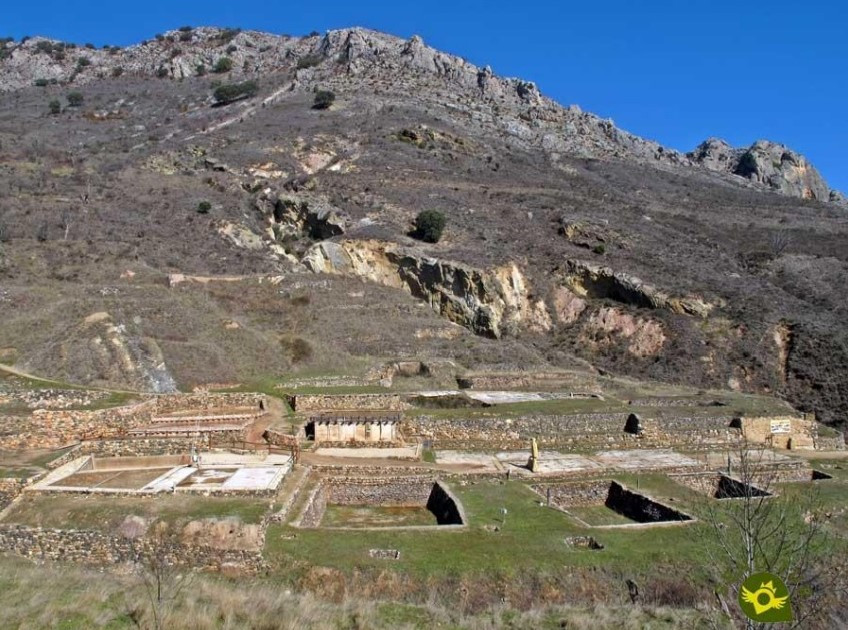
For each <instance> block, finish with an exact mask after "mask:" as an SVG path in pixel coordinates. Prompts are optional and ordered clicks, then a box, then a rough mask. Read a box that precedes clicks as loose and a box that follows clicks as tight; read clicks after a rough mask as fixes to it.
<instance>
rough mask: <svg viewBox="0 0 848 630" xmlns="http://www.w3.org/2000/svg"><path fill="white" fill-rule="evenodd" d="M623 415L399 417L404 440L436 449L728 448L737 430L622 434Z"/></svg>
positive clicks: (655, 424)
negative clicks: (535, 442) (421, 441)
mask: <svg viewBox="0 0 848 630" xmlns="http://www.w3.org/2000/svg"><path fill="white" fill-rule="evenodd" d="M628 415H629V414H627V413H589V414H573V415H568V416H538V415H528V416H521V417H518V418H497V417H465V418H463V417H458V418H440V417H437V416H430V415H426V414H422V415H416V416H414V417H406V418H404V420H403V422H402V424H401V427H402V431H403V434H404V435H405V436H407V437H411V436H417V437H420V438H422V439H424V440H430V441H432V443H433V445H434V446H435V447H436V448H458V449H463V448H471V447H483V448H489V449H503V450H512V449H516V448H526V447H527V445H528V444H529V442H530V439H531V438H534V437H535V438H536V439H537V440H538V442H539V445H540V446H542V447H545V448H566V449H575V448H615V449H623V448H672V447H685V448H687V449H690V450H696V449H706V448H715V447H722V446H724V447H727V446H734V445H736V444H737V443H738V440H739V437H740V432H739V430H738V429H733V428H731V427H730V426H729V425H730V422H731V420H732V418H730V417H729V416H728V417H719V418H715V417H711V418H699V417H686V418H681V417H669V418H657V419H647V420H642V426H643V432H642V434H641V435H638V436H637V435H633V434H631V433H627V432H625V431H624V427H625V425H626V423H627V418H628Z"/></svg>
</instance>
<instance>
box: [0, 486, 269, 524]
mask: <svg viewBox="0 0 848 630" xmlns="http://www.w3.org/2000/svg"><path fill="white" fill-rule="evenodd" d="M267 509H268V502H267V501H265V500H262V499H254V498H229V497H202V496H193V495H184V494H179V495H167V496H157V497H139V498H136V497H118V496H108V495H102V496H100V495H88V496H86V495H72V494H61V493H48V494H43V495H37V496H25V497H24V499H23V500H22V501H20V502H19V503H18V504H17V505H16V506H15V508H14V509H13V510H12V511H11V512H10V513H9V514H8V515H7V516H6V518H5V519H4V522H6V523H15V524H20V525H29V526H32V527H48V528H57V529H99V530H103V531H112V530H114V529H115V528H116V527H118V526H119V525H120V524H121V523H122V522H123V520H124V518H125V517H126V516H128V515H130V514H133V515H137V516H145V517H157V518H159V519H161V520H163V521H166V522H169V523H181V522H187V521H190V520H199V519H205V518H214V517H226V516H236V517H238V518H239V519H241V521H242V522H244V523H258V522H260V521H261V520H262V517H263V516H264V514H265V512H266V510H267Z"/></svg>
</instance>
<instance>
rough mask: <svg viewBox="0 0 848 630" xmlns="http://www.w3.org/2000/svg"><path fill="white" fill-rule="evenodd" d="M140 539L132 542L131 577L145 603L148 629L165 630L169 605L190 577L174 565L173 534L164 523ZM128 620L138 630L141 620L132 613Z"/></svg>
mask: <svg viewBox="0 0 848 630" xmlns="http://www.w3.org/2000/svg"><path fill="white" fill-rule="evenodd" d="M151 529H152V530H153V531H152V532H150V534H149V535H148V536H146V537H144V538H142V537H139V538H136V539H135V540H134V541H133V549H134V553H135V558H136V559H135V573H136V575H137V576H138V578H139V581H140V582H141V585H142V587H143V589H144V593H145V599H146V601H147V604H148V607H149V609H150V614H151V617H152V621H153V624H152V627H153V628H154V629H155V630H163V629H164V628H167V627H169V624H168V623H167V621H168V616H169V613H170V608H171V606H172V605H173V603H174V602H175V601H176V600H178V599H179V597H180V595H181V594H182V592H183V591H184V590H185V589H186V588H187V587H189V586H190V584H191V583H192V581H193V573H191V571H190V570H188V569H187V568H186V567H184V566H181V565H178V564H177V563H176V562H175V561H174V557H173V550H174V547H175V546H176V545H178V544H179V541H178V537H177V535H176V534H174V533H172V532H170V531H169V530H168V528H167V526H166V525H165V524H164V523H157V524H156V526H154V527H153V528H151ZM130 618H131V619H132V620H133V622H134V623H135V624H136V626H138V627H142V626H141V618H140V616H139V615H138V614H137V612H136V611H131V612H130Z"/></svg>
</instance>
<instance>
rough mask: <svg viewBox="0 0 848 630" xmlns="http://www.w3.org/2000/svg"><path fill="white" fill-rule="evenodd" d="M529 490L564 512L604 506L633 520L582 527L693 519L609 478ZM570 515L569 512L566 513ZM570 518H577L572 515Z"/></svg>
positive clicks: (651, 523)
mask: <svg viewBox="0 0 848 630" xmlns="http://www.w3.org/2000/svg"><path fill="white" fill-rule="evenodd" d="M532 488H533V490H534V491H535V492H537V493H538V494H540V495H542V496H543V497H544V498H545V501H548V502H549V504H550V505H551V506H552V507H555V508H558V509H560V510H563V511H564V512H567V513H568V510H569V508H580V507H590V506H605V507H607V508H609V509H610V510H612V511H614V512H616V513H618V514H620V515H621V516H624V517H625V518H627V519H629V520H631V521H634V524H628V525H594V526H593V525H589V524H587V523H585V522H583V521H580V522H581V523H582V524H583V525H584V526H586V527H604V528H612V527H633V526H634V525H637V526H638V525H642V526H644V525H661V524H666V525H667V524H673V523H678V524H679V523H685V522H691V521H693V520H694V519H693V517H691V516H689V515H688V514H685V513H683V512H681V511H679V510H676V509H674V508H672V507H669V506H667V505H664V504H662V503H660V502H658V501H656V500H655V499H652V498H650V497H648V496H646V495H644V494H641V493H639V492H636V491H634V490H631V489H629V488H627V487H625V486H624V485H623V484H621V483H619V482H617V481H612V480H609V479H598V480H593V481H583V482H572V483H559V484H557V483H552V484H537V485H534V486H532ZM569 514H570V513H569ZM570 516H572V518H575V519H576V520H580V519H579V518H577V517H576V516H574V515H573V514H570Z"/></svg>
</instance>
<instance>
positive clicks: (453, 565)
mask: <svg viewBox="0 0 848 630" xmlns="http://www.w3.org/2000/svg"><path fill="white" fill-rule="evenodd" d="M452 489H453V490H454V493H455V494H456V495H457V497H458V498H459V500H460V501H461V502H462V503H463V505H464V507H465V510H466V514H467V516H468V518H469V526H468V527H467V528H464V529H450V530H439V529H437V530H428V531H426V532H420V531H416V532H409V531H394V532H391V531H368V532H356V531H346V532H345V533H344V535H343V536H327V533H326V532H324V531H321V530H320V529H316V530H297V529H293V528H290V527H288V526H285V525H272V526H271V528H269V533H268V538H267V543H266V553H267V557H268V559H269V561H270V562H271V564H272V566H275V567H277V568H278V570H282V569H284V567H286V566H288V564H289V562H290V561H291V560H292V559H297V560H307V561H308V562H309V563H310V564H314V565H318V566H328V567H336V568H339V569H342V570H349V569H351V568H353V567H357V566H369V565H372V566H381V565H380V561H379V560H372V559H370V558H369V557H368V550H369V549H373V548H387V549H399V550H400V551H401V556H402V560H401V561H400V562H398V563H396V564H393V568H395V567H396V568H397V569H398V570H400V571H408V572H410V573H413V574H417V575H424V576H426V575H433V574H436V575H443V574H445V573H457V574H462V573H466V572H488V571H499V572H507V573H509V572H512V571H517V570H539V571H543V570H555V569H558V568H561V567H562V566H564V565H576V566H588V565H591V564H593V563H596V562H597V561H598V560H597V558H594V559H593V558H592V556H591V554H575V553H574V552H573V551H570V550H569V548H568V547H567V545H566V544H565V542H564V539H565V538H566V537H568V536H574V535H581V534H582V535H587V534H591V535H594V534H595V533H596V530H592V529H588V528H585V527H583V526H581V525H580V524H579V523H578V522H577V521H575V520H573V519H571V518H569V517H568V515H566V514H564V513H562V512H560V511H558V510H554V509H552V508H547V507H543V506H540V505H539V503H540V501H542V499H541V497H540V496H539V495H537V494H535V493H534V492H533V491H532V490H530V488H529V487H528V486H526V485H525V484H523V483H521V482H517V481H511V482H506V483H503V482H492V481H480V482H478V483H475V484H473V485H468V486H465V487H461V486H458V485H456V484H454V485H453V486H452ZM504 507H505V508H506V509H507V515H506V522H504V517H503V515H502V513H501V508H504ZM691 527H694V525H683V526H679V527H668V528H662V533H661V534H657V533H656V532H657V530H650V529H641V530H627V531H621V530H619V531H605V532H603V535H602V536H600V538H601V542H602V543H603V544H604V545H606V549H605V550H604V562H605V563H606V564H609V565H613V566H618V567H621V568H625V567H631V568H640V567H641V568H644V567H650V566H652V565H657V564H668V563H673V562H676V561H678V560H679V559H680V557H681V554H684V555H685V556H686V557H688V558H690V559H691V558H698V557H700V552H699V547H698V545H697V543H696V542H695V541H694V540H693V536H692V532H691V529H690V528H691ZM495 528H498V529H499V531H494V530H495ZM285 533H296V536H297V537H296V539H294V540H284V539H283V538H281V535H282V534H285Z"/></svg>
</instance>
